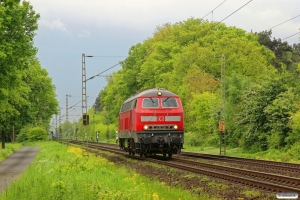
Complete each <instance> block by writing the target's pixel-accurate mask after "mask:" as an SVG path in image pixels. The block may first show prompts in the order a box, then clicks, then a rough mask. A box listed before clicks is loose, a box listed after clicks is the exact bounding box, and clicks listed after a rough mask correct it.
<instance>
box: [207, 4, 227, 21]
mask: <svg viewBox="0 0 300 200" xmlns="http://www.w3.org/2000/svg"><path fill="white" fill-rule="evenodd" d="M225 1H227V0H225ZM225 1H223V2H222V3H220V4H219V5H218V6H217V7H215V8H214V9H213V10H212V11H210V12H209V13H207V14H206V15H205V16H204V17H206V16H207V15H209V14H210V13H213V12H214V10H216V9H217V8H218V7H220V6H221V5H222V4H223V3H224V2H225ZM204 17H202V19H203V18H204Z"/></svg>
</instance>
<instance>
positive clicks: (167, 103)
mask: <svg viewBox="0 0 300 200" xmlns="http://www.w3.org/2000/svg"><path fill="white" fill-rule="evenodd" d="M162 107H163V108H178V104H177V100H176V99H175V98H170V97H167V98H162Z"/></svg>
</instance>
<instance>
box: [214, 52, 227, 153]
mask: <svg viewBox="0 0 300 200" xmlns="http://www.w3.org/2000/svg"><path fill="white" fill-rule="evenodd" d="M215 57H216V58H221V59H222V61H221V87H220V90H221V103H220V104H221V105H220V121H219V132H220V155H226V131H225V92H226V87H225V55H224V54H222V55H219V56H215Z"/></svg>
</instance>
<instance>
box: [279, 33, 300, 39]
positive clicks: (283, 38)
mask: <svg viewBox="0 0 300 200" xmlns="http://www.w3.org/2000/svg"><path fill="white" fill-rule="evenodd" d="M299 33H300V32H298V33H295V34H293V35H290V36H288V37H286V38H283V39H282V40H285V39H288V38H290V37H292V36H294V35H297V34H299Z"/></svg>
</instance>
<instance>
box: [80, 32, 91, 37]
mask: <svg viewBox="0 0 300 200" xmlns="http://www.w3.org/2000/svg"><path fill="white" fill-rule="evenodd" d="M90 35H91V33H90V32H88V31H83V32H81V33H79V34H78V36H79V37H89V36H90Z"/></svg>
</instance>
